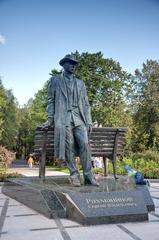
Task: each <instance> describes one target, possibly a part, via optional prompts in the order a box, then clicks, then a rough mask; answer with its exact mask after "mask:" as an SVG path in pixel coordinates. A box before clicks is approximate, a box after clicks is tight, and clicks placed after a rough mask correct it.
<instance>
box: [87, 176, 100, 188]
mask: <svg viewBox="0 0 159 240" xmlns="http://www.w3.org/2000/svg"><path fill="white" fill-rule="evenodd" d="M84 184H85V185H89V186H95V187H99V183H98V182H97V181H96V180H95V179H94V178H92V179H88V178H85V180H84Z"/></svg>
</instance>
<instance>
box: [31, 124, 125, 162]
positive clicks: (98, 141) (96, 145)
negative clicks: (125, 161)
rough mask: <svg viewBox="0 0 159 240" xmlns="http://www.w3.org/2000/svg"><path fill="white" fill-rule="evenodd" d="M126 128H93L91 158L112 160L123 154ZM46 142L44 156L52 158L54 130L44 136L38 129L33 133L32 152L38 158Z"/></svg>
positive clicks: (43, 132)
mask: <svg viewBox="0 0 159 240" xmlns="http://www.w3.org/2000/svg"><path fill="white" fill-rule="evenodd" d="M125 133H126V128H110V127H94V128H93V129H92V133H91V136H90V141H89V143H90V148H91V153H92V156H96V157H107V158H110V159H113V158H114V154H115V155H116V156H119V155H121V154H122V153H123V147H124V144H125ZM44 141H46V156H47V158H49V157H50V158H51V157H53V156H54V129H53V128H51V129H49V130H48V131H47V133H46V134H45V131H43V130H41V128H40V127H38V128H37V129H36V133H35V147H34V152H35V155H36V156H37V157H38V156H40V155H41V153H42V147H43V144H44Z"/></svg>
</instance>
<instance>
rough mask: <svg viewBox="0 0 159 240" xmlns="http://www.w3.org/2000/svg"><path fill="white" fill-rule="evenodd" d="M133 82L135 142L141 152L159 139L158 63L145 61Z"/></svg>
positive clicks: (136, 72)
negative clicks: (134, 90) (134, 82)
mask: <svg viewBox="0 0 159 240" xmlns="http://www.w3.org/2000/svg"><path fill="white" fill-rule="evenodd" d="M135 80H136V85H135V89H136V92H135V95H134V97H135V101H134V102H135V104H134V123H135V125H136V132H135V133H136V138H135V141H136V144H138V145H139V146H140V150H143V149H144V148H147V149H148V148H153V147H156V146H157V141H158V139H159V62H158V61H153V60H147V62H146V63H143V68H142V70H141V71H139V70H138V69H137V70H136V71H135Z"/></svg>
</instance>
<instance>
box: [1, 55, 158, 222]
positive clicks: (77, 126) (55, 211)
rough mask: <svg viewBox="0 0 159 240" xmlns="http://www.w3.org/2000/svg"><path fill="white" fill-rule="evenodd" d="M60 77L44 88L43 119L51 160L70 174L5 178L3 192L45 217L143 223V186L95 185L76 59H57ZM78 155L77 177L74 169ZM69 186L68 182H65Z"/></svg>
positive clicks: (149, 206) (146, 199)
mask: <svg viewBox="0 0 159 240" xmlns="http://www.w3.org/2000/svg"><path fill="white" fill-rule="evenodd" d="M59 63H60V65H61V66H62V67H63V72H62V74H61V75H58V76H54V77H52V78H51V79H50V81H49V85H48V107H47V113H48V118H47V121H46V122H45V123H44V124H43V126H42V128H43V130H44V131H47V129H49V127H52V126H53V127H54V136H55V139H54V149H55V152H54V156H55V157H56V158H57V159H58V160H59V161H61V160H62V161H63V160H65V161H66V163H67V166H68V169H69V172H70V176H69V177H68V176H62V177H47V178H45V181H41V179H39V178H37V177H30V178H17V179H8V180H7V181H6V182H5V183H4V186H3V189H2V191H3V193H4V194H6V195H8V196H10V197H12V198H14V199H16V200H18V201H20V202H22V203H23V204H26V205H27V206H29V207H31V208H33V209H35V210H36V211H38V212H40V213H42V214H44V215H45V216H47V217H49V218H58V217H61V218H68V219H72V220H74V221H77V222H79V223H82V224H88V225H89V224H103V223H122V222H134V221H146V220H148V211H153V210H154V203H153V201H152V198H151V196H150V193H149V190H148V187H147V186H140V187H136V185H135V184H134V182H131V183H129V184H125V180H126V179H125V178H124V177H122V176H121V177H120V178H119V179H118V180H116V179H113V178H101V179H100V181H98V182H97V181H96V179H95V177H94V174H93V171H92V167H91V154H90V151H89V147H88V143H89V136H90V134H91V128H92V120H91V113H90V106H89V102H88V98H87V93H86V88H85V84H84V82H83V81H82V80H79V79H77V78H76V77H75V75H74V73H75V66H76V65H77V64H78V61H77V60H76V59H74V57H73V56H72V55H66V56H65V57H64V58H62V59H61V60H60V62H59ZM76 156H79V157H80V161H81V165H82V169H83V178H82V177H81V176H80V174H79V171H78V169H77V167H76V163H75V157H76ZM70 183H71V184H70Z"/></svg>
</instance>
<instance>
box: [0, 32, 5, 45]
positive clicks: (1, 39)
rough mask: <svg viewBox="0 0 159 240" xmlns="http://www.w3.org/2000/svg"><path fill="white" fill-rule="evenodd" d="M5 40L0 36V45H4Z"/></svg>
mask: <svg viewBox="0 0 159 240" xmlns="http://www.w3.org/2000/svg"><path fill="white" fill-rule="evenodd" d="M5 42H6V39H5V37H4V36H3V35H1V34H0V44H5Z"/></svg>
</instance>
